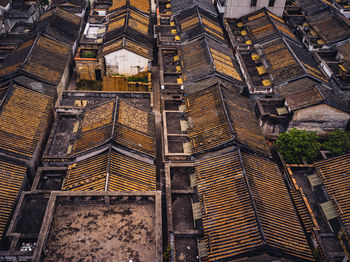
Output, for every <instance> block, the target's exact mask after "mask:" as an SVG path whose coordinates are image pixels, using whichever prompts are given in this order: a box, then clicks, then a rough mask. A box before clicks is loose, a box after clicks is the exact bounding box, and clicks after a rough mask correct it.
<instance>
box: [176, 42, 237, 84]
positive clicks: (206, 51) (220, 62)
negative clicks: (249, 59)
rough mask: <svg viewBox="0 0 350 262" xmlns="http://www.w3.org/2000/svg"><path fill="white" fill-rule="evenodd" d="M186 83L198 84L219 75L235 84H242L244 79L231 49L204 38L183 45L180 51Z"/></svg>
mask: <svg viewBox="0 0 350 262" xmlns="http://www.w3.org/2000/svg"><path fill="white" fill-rule="evenodd" d="M179 55H180V57H181V67H182V70H183V74H182V75H183V77H184V80H185V82H196V81H199V80H201V79H204V78H207V77H209V76H210V75H213V74H219V75H220V76H222V77H224V78H228V79H229V80H230V81H233V82H234V83H239V84H242V78H241V75H240V73H239V69H238V66H237V64H236V62H235V59H234V56H233V54H232V51H231V49H229V47H228V46H226V45H224V44H218V43H217V42H215V41H214V40H211V39H209V38H207V37H203V38H200V39H197V40H194V41H192V42H190V43H186V44H183V45H182V46H181V47H180V49H179Z"/></svg>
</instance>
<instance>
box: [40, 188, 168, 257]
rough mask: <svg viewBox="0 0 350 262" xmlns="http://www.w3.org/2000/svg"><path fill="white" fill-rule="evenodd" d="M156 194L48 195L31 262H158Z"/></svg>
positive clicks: (92, 193) (159, 224)
mask: <svg viewBox="0 0 350 262" xmlns="http://www.w3.org/2000/svg"><path fill="white" fill-rule="evenodd" d="M160 214H161V207H160V193H159V192H152V193H149V192H142V191H140V192H137V193H135V192H128V191H126V192H112V193H111V192H85V193H84V192H53V193H51V196H50V201H49V206H48V209H47V212H46V216H45V219H44V221H43V225H42V228H41V232H40V236H39V239H38V243H37V248H36V250H35V253H34V259H33V260H34V261H37V260H40V261H44V262H51V261H55V262H58V261H116V262H119V261H133V262H137V261H161V254H162V253H161V247H162V246H161V216H160Z"/></svg>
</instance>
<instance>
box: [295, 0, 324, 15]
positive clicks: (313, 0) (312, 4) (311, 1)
mask: <svg viewBox="0 0 350 262" xmlns="http://www.w3.org/2000/svg"><path fill="white" fill-rule="evenodd" d="M296 2H297V4H298V6H299V7H300V8H301V9H302V11H303V12H304V14H305V15H310V14H315V13H318V12H320V11H322V10H324V9H326V8H327V7H328V5H327V4H326V3H325V2H324V1H320V0H308V1H304V0H296Z"/></svg>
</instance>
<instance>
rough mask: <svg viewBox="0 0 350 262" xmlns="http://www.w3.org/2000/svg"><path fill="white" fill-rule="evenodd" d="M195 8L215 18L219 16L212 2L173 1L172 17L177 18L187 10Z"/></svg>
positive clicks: (200, 0)
mask: <svg viewBox="0 0 350 262" xmlns="http://www.w3.org/2000/svg"><path fill="white" fill-rule="evenodd" d="M193 7H199V8H201V9H202V10H205V11H206V12H208V13H210V14H211V15H213V16H215V17H216V16H218V13H217V11H216V9H215V6H214V5H213V2H212V1H211V0H171V1H170V9H171V13H172V15H174V16H176V15H178V14H180V13H182V12H183V11H186V10H187V9H192V8H193Z"/></svg>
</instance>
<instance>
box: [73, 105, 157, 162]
mask: <svg viewBox="0 0 350 262" xmlns="http://www.w3.org/2000/svg"><path fill="white" fill-rule="evenodd" d="M112 142H114V143H116V144H118V145H119V146H121V147H124V148H127V149H129V150H130V151H136V152H139V153H141V154H145V155H147V156H151V157H155V156H156V139H155V118H154V115H153V114H151V113H150V112H146V111H144V110H141V109H139V108H137V107H135V106H133V105H130V104H129V103H127V102H124V101H122V100H113V101H108V102H105V103H102V104H99V105H96V106H94V107H92V108H87V109H86V110H85V111H84V113H83V114H82V115H81V117H80V119H79V129H78V131H77V135H76V139H75V141H74V146H73V150H72V155H80V154H83V153H84V152H86V151H91V150H93V149H95V148H97V147H100V146H102V145H105V144H107V143H112Z"/></svg>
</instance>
